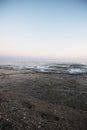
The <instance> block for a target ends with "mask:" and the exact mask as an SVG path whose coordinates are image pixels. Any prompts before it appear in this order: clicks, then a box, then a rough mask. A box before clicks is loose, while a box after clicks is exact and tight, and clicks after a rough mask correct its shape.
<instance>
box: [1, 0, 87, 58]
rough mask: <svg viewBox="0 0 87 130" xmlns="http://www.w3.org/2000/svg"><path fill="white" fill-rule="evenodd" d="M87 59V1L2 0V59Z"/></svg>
mask: <svg viewBox="0 0 87 130" xmlns="http://www.w3.org/2000/svg"><path fill="white" fill-rule="evenodd" d="M1 56H16V57H38V58H69V59H70V58H71V59H72V58H73V59H74V58H77V59H78V58H87V2H86V0H0V57H1Z"/></svg>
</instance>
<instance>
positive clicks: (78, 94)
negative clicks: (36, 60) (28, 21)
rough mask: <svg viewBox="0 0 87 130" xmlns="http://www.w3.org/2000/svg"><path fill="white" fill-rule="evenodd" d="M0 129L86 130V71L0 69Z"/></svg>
mask: <svg viewBox="0 0 87 130" xmlns="http://www.w3.org/2000/svg"><path fill="white" fill-rule="evenodd" d="M0 130H87V74H86V73H83V74H77V75H70V74H67V73H66V74H63V73H62V74H61V73H59V74H58V73H43V72H34V71H32V70H9V69H0Z"/></svg>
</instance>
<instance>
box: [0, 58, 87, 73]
mask: <svg viewBox="0 0 87 130" xmlns="http://www.w3.org/2000/svg"><path fill="white" fill-rule="evenodd" d="M0 69H9V70H32V71H34V72H41V73H50V74H53V73H58V74H62V73H63V74H64V73H65V74H83V73H87V63H86V62H84V63H82V62H79V63H75V62H72V63H71V62H70V63H69V62H58V61H47V60H46V61H45V60H44V61H40V60H39V61H38V60H36V61H35V60H34V61H33V60H31V61H0Z"/></svg>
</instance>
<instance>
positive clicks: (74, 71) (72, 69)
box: [68, 68, 86, 74]
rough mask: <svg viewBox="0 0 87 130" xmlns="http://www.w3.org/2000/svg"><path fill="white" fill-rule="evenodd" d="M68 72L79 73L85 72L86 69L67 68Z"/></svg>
mask: <svg viewBox="0 0 87 130" xmlns="http://www.w3.org/2000/svg"><path fill="white" fill-rule="evenodd" d="M68 72H69V73H70V74H80V73H85V72H86V70H85V69H82V68H70V69H68Z"/></svg>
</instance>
